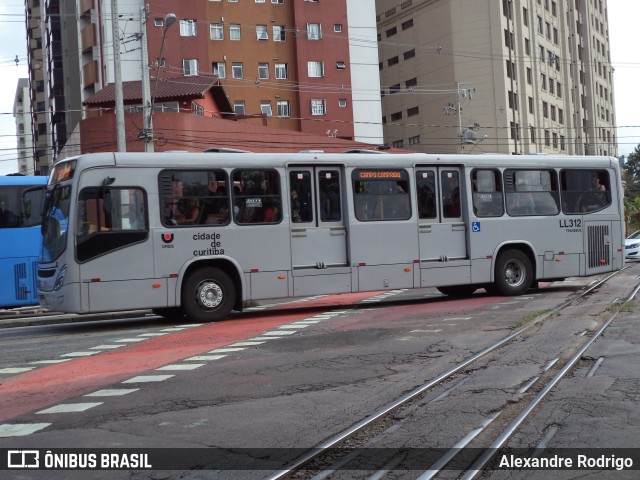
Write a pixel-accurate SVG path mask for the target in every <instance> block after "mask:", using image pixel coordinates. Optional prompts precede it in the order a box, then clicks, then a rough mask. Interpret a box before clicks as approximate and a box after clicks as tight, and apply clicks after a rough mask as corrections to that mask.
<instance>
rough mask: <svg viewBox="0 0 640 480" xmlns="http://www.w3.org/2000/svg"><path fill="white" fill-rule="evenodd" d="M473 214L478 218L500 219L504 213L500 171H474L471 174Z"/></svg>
mask: <svg viewBox="0 0 640 480" xmlns="http://www.w3.org/2000/svg"><path fill="white" fill-rule="evenodd" d="M471 185H472V188H473V213H475V215H476V216H477V217H500V216H502V214H503V213H504V205H503V201H502V181H501V177H500V171H498V170H474V171H473V172H472V173H471Z"/></svg>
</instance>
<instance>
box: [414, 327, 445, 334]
mask: <svg viewBox="0 0 640 480" xmlns="http://www.w3.org/2000/svg"><path fill="white" fill-rule="evenodd" d="M441 331H442V329H441V328H440V329H434V330H411V332H409V333H438V332H441Z"/></svg>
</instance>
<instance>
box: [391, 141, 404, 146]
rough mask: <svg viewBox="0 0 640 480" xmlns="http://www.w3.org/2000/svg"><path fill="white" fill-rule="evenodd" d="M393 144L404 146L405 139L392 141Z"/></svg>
mask: <svg viewBox="0 0 640 480" xmlns="http://www.w3.org/2000/svg"><path fill="white" fill-rule="evenodd" d="M391 145H392V146H393V148H402V147H403V145H404V140H395V141H394V142H391Z"/></svg>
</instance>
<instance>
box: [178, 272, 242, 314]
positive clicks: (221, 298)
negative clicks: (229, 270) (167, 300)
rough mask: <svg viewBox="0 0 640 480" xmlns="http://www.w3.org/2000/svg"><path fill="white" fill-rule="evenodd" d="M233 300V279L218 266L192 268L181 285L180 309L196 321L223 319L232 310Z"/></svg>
mask: <svg viewBox="0 0 640 480" xmlns="http://www.w3.org/2000/svg"><path fill="white" fill-rule="evenodd" d="M235 301H236V291H235V288H234V285H233V281H232V280H231V277H229V275H227V274H226V273H225V272H224V271H222V270H220V269H219V268H213V267H204V268H199V269H197V270H194V271H193V272H192V273H190V274H189V276H188V278H187V279H186V280H185V282H184V285H183V287H182V311H183V312H184V314H185V315H186V316H187V317H188V318H189V319H191V320H194V321H196V322H216V321H218V320H223V319H224V318H226V317H227V316H228V315H229V313H231V310H233V305H234V304H235Z"/></svg>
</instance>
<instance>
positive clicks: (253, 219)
mask: <svg viewBox="0 0 640 480" xmlns="http://www.w3.org/2000/svg"><path fill="white" fill-rule="evenodd" d="M233 184H234V192H233V209H234V217H235V220H236V223H237V224H238V225H247V224H256V223H261V224H264V223H271V224H273V223H280V221H281V220H282V198H281V196H280V176H279V175H278V172H276V171H275V170H272V169H237V170H234V172H233ZM236 184H237V185H238V187H239V188H237V189H236V188H235V185H236Z"/></svg>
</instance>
